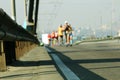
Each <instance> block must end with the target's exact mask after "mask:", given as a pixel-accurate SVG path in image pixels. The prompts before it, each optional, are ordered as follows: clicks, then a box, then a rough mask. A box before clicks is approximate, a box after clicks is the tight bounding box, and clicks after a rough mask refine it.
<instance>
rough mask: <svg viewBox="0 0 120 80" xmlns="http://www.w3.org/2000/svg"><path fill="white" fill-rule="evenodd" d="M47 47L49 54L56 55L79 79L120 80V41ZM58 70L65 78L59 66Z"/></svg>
mask: <svg viewBox="0 0 120 80" xmlns="http://www.w3.org/2000/svg"><path fill="white" fill-rule="evenodd" d="M49 49H50V50H51V52H49V54H50V55H53V54H54V55H57V56H58V57H59V58H60V60H61V61H62V62H63V63H64V65H66V66H67V68H68V69H70V70H71V72H73V73H74V74H75V75H76V76H77V77H78V78H79V79H80V80H120V42H118V41H117V40H111V41H100V42H86V43H81V44H79V45H74V46H72V47H65V46H64V47H63V46H62V47H61V46H54V47H49ZM56 65H57V64H56ZM57 67H58V66H57ZM58 70H59V71H60V72H61V74H62V75H63V77H65V78H66V76H64V74H65V73H64V72H62V70H61V69H60V68H59V67H58ZM63 71H64V70H63ZM66 74H69V73H66Z"/></svg>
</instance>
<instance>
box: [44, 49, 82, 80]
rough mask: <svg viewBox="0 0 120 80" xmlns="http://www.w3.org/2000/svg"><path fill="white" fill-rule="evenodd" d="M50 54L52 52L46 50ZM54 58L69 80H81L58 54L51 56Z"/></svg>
mask: <svg viewBox="0 0 120 80" xmlns="http://www.w3.org/2000/svg"><path fill="white" fill-rule="evenodd" d="M46 49H47V51H48V52H52V51H51V50H50V49H48V48H46ZM51 56H52V58H53V59H54V61H55V63H56V64H57V66H58V67H59V69H60V70H61V71H62V73H63V74H64V76H65V77H66V79H67V80H80V79H79V77H78V76H76V75H75V73H74V72H72V71H71V70H70V69H69V68H68V67H67V66H66V65H65V64H64V63H63V62H62V61H61V60H60V58H59V57H58V56H57V55H56V54H51Z"/></svg>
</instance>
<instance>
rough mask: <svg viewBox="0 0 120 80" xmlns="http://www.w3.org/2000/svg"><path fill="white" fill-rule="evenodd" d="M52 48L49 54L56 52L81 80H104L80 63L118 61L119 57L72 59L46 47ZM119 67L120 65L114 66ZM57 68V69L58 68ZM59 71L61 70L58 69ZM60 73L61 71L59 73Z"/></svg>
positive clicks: (119, 60)
mask: <svg viewBox="0 0 120 80" xmlns="http://www.w3.org/2000/svg"><path fill="white" fill-rule="evenodd" d="M48 48H49V49H51V50H52V52H50V53H49V54H56V55H58V56H59V57H60V59H61V60H62V61H63V62H64V63H65V65H66V66H67V67H69V68H70V69H71V70H72V71H73V72H74V73H75V74H76V75H77V76H78V77H79V78H80V79H81V80H106V79H105V78H103V77H101V76H100V75H98V74H96V73H94V72H92V71H90V70H88V69H86V68H85V67H83V66H80V65H79V64H80V63H104V62H120V59H118V58H115V59H86V60H82V59H81V60H72V59H70V58H69V57H67V56H65V55H63V54H62V53H61V52H59V51H56V50H55V49H53V48H51V47H48ZM116 67H120V66H116ZM58 70H59V69H58ZM60 72H61V71H60ZM61 74H62V73H61Z"/></svg>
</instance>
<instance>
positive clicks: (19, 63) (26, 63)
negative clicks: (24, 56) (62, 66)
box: [10, 60, 54, 67]
mask: <svg viewBox="0 0 120 80" xmlns="http://www.w3.org/2000/svg"><path fill="white" fill-rule="evenodd" d="M10 65H11V66H15V67H20V66H22V67H29V66H40V65H54V62H53V61H52V60H44V61H20V60H17V61H15V62H14V63H12V64H10Z"/></svg>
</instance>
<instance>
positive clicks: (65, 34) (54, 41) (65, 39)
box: [48, 21, 73, 46]
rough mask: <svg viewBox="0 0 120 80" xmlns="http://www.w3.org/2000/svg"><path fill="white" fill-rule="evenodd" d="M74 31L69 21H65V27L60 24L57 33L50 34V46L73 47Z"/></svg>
mask: <svg viewBox="0 0 120 80" xmlns="http://www.w3.org/2000/svg"><path fill="white" fill-rule="evenodd" d="M72 31H73V29H72V27H71V25H70V24H69V23H68V22H67V21H65V24H64V25H62V24H60V25H59V27H58V30H57V31H53V32H52V33H50V34H48V40H49V45H52V46H54V45H61V46H62V45H66V46H72V44H73V40H72V38H73V35H72Z"/></svg>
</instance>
